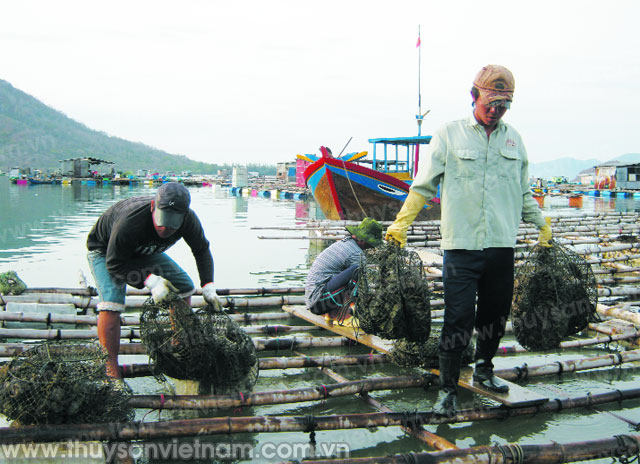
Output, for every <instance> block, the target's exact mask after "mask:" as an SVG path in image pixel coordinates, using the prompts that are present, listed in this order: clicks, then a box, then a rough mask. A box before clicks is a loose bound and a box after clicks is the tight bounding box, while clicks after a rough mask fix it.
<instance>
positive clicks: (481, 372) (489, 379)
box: [473, 359, 509, 393]
mask: <svg viewBox="0 0 640 464" xmlns="http://www.w3.org/2000/svg"><path fill="white" fill-rule="evenodd" d="M473 381H474V382H475V383H479V384H480V385H482V386H483V387H484V388H486V389H487V390H491V391H494V392H496V393H507V392H508V391H509V385H507V384H506V383H504V382H503V381H502V380H500V379H499V378H498V377H496V376H495V375H493V364H492V363H491V361H490V360H489V361H485V360H484V359H477V360H476V368H475V370H474V371H473Z"/></svg>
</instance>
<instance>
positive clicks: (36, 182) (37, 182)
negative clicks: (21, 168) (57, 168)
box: [28, 177, 62, 185]
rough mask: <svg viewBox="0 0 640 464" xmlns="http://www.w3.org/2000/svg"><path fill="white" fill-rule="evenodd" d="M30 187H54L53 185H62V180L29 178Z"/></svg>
mask: <svg viewBox="0 0 640 464" xmlns="http://www.w3.org/2000/svg"><path fill="white" fill-rule="evenodd" d="M28 181H29V184H30V185H52V184H61V183H62V180H61V179H37V178H35V177H29V179H28Z"/></svg>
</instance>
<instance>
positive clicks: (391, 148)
mask: <svg viewBox="0 0 640 464" xmlns="http://www.w3.org/2000/svg"><path fill="white" fill-rule="evenodd" d="M430 141H431V136H430V135H421V136H415V137H392V138H380V139H369V143H372V144H373V160H358V162H359V163H371V164H372V166H373V169H375V170H376V171H380V172H384V173H385V174H388V175H390V176H393V177H395V178H396V179H399V180H402V181H404V182H408V183H411V181H412V180H413V178H414V176H415V175H416V173H417V172H418V161H419V159H420V145H426V144H428V143H429V142H430Z"/></svg>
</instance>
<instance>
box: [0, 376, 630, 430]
mask: <svg viewBox="0 0 640 464" xmlns="http://www.w3.org/2000/svg"><path fill="white" fill-rule="evenodd" d="M637 398H640V388H634V389H628V390H615V391H611V392H604V393H597V394H589V395H586V396H580V397H574V398H558V399H555V400H554V401H549V402H547V403H544V404H541V405H536V406H527V407H522V408H504V407H502V406H498V407H489V408H486V409H480V408H477V407H476V408H473V409H464V410H460V411H458V412H457V413H456V415H455V416H453V417H445V416H438V415H436V414H433V413H432V412H417V411H416V412H412V413H407V412H394V413H385V412H376V413H364V414H340V415H329V416H308V415H305V416H251V417H215V418H200V419H183V420H168V421H162V422H147V423H143V422H128V423H108V424H63V425H34V426H23V427H2V428H0V443H24V442H52V441H67V440H73V439H76V440H83V441H86V440H99V441H132V440H149V439H159V438H166V437H186V436H196V435H216V434H234V433H264V432H310V431H317V430H342V429H355V428H371V427H389V426H400V425H405V426H406V425H413V424H420V425H424V424H452V423H458V422H470V421H487V420H505V419H507V418H510V417H518V416H528V415H533V414H539V413H541V412H542V413H552V412H559V411H561V410H565V409H575V408H583V407H591V406H594V405H601V404H605V403H611V402H622V401H625V400H629V399H637Z"/></svg>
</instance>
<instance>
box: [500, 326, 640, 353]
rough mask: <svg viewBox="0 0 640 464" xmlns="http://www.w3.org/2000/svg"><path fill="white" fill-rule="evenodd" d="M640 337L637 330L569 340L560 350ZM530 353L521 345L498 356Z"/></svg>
mask: <svg viewBox="0 0 640 464" xmlns="http://www.w3.org/2000/svg"><path fill="white" fill-rule="evenodd" d="M639 337H640V329H636V330H635V331H634V332H633V333H624V334H617V335H613V334H612V335H609V336H607V337H594V338H585V339H579V340H568V341H565V342H560V345H559V346H558V349H560V350H567V349H571V348H581V347H584V346H592V345H600V344H602V343H612V342H616V341H622V340H630V339H634V338H639ZM528 352H529V350H527V349H526V348H525V347H523V346H521V345H511V346H500V347H499V348H498V352H497V353H496V354H497V355H504V354H513V353H528Z"/></svg>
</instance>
